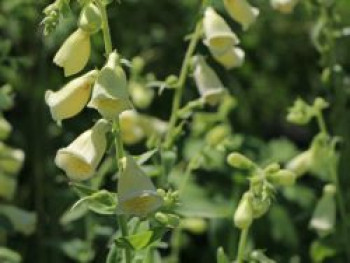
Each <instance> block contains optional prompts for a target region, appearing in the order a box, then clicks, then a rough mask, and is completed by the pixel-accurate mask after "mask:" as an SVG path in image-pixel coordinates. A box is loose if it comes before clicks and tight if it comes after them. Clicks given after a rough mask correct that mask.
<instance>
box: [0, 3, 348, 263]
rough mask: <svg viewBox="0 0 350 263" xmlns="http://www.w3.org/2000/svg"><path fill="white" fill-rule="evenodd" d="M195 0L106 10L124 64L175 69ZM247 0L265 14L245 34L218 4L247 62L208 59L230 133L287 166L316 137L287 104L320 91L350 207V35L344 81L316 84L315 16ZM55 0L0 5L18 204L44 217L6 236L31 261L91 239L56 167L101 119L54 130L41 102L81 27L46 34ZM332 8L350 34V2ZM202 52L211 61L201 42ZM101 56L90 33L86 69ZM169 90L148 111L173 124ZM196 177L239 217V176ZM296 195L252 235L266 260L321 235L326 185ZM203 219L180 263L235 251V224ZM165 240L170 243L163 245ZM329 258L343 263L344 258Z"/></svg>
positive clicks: (100, 252) (287, 256) (291, 253)
mask: <svg viewBox="0 0 350 263" xmlns="http://www.w3.org/2000/svg"><path fill="white" fill-rule="evenodd" d="M199 2H200V1H198V0H161V1H159V0H143V1H141V0H122V4H118V3H116V2H115V3H112V4H111V5H110V6H109V8H108V12H109V17H110V26H111V31H112V32H111V33H112V39H113V43H114V44H115V48H117V49H118V51H119V52H120V53H121V54H122V55H123V56H124V57H125V58H127V59H132V58H133V57H134V56H141V57H142V58H144V60H145V61H146V67H145V69H144V73H145V74H146V73H149V72H153V73H154V74H155V75H156V77H157V78H158V79H164V78H165V77H166V76H168V75H170V74H178V71H179V68H180V66H181V62H182V59H183V57H184V53H185V50H186V42H185V41H184V37H185V36H186V35H187V34H189V33H190V32H191V30H193V27H194V24H195V19H196V17H197V15H198V8H199ZM251 2H252V4H254V5H256V6H257V7H259V8H260V12H261V15H260V16H259V19H258V20H257V22H256V24H254V26H252V28H251V29H250V30H248V31H246V32H243V31H242V30H241V28H240V27H239V26H238V25H237V24H235V23H234V22H233V21H232V20H231V19H229V17H228V15H227V13H226V12H225V11H224V9H223V4H222V3H221V1H220V0H215V1H212V3H213V5H214V6H215V7H216V8H217V10H218V11H219V13H220V14H222V15H223V16H224V17H225V18H226V20H227V21H228V22H229V23H230V25H231V26H232V28H233V30H234V31H235V32H236V33H237V34H238V36H239V38H240V39H241V46H242V48H243V49H244V50H245V52H246V61H245V63H244V65H243V67H241V68H239V69H235V70H232V71H225V70H224V69H223V68H221V67H220V66H218V65H217V64H215V63H214V62H213V61H212V59H209V62H210V63H211V65H213V67H214V68H215V70H216V72H217V73H218V75H219V76H220V78H221V79H222V81H223V83H224V84H225V86H226V87H227V88H228V89H229V91H230V93H231V94H232V95H233V96H234V97H235V98H236V99H237V103H238V105H237V107H236V108H235V109H234V111H233V112H232V114H230V124H231V126H232V129H233V133H235V134H238V135H240V136H241V137H242V138H243V143H242V145H241V150H242V151H243V152H246V153H248V154H249V155H250V156H251V157H254V158H255V159H256V160H257V161H259V162H261V163H264V162H266V161H270V160H278V161H281V162H285V161H287V160H288V158H291V157H292V156H293V155H294V154H295V153H296V151H297V149H305V148H306V147H307V146H308V144H309V142H310V140H311V139H312V137H313V135H314V134H315V132H316V131H317V127H316V125H315V126H313V125H311V126H308V127H296V126H293V125H290V124H288V123H287V122H286V121H285V116H286V112H287V108H288V107H289V106H291V105H292V103H293V101H294V100H295V99H296V98H297V97H302V98H304V99H305V100H307V101H310V102H311V101H312V100H313V98H314V97H315V96H323V97H324V98H326V99H327V100H328V101H329V102H330V103H331V107H330V109H329V110H327V111H326V118H327V124H328V125H329V127H331V128H330V129H331V132H332V133H333V134H335V135H339V136H341V137H343V138H344V143H343V144H342V145H341V148H340V150H341V152H342V160H341V163H340V170H339V171H340V180H341V185H342V186H343V191H344V193H345V195H346V196H345V199H346V200H347V202H346V205H347V209H348V210H349V209H350V206H349V205H348V204H349V203H350V202H349V201H350V191H348V189H349V185H350V179H349V176H348V171H349V169H350V164H349V160H350V146H349V143H350V110H349V108H350V103H349V92H350V53H349V50H350V37H348V36H346V34H345V36H343V37H340V38H338V39H337V46H336V50H335V54H336V56H337V59H338V63H339V64H341V65H342V67H343V72H344V77H343V78H342V82H341V83H339V85H337V86H336V87H327V86H324V85H323V84H322V82H321V80H320V75H321V70H322V64H321V61H320V55H319V54H318V52H317V51H316V50H315V47H314V46H313V45H312V41H311V37H310V35H311V32H312V29H313V27H314V25H315V23H316V20H317V15H318V14H317V13H315V12H313V10H312V9H310V8H308V5H307V4H306V3H303V4H300V5H298V6H297V7H296V9H295V12H294V13H293V14H291V15H282V14H280V13H278V12H276V11H274V10H272V8H271V7H270V4H269V1H251ZM302 2H308V1H306V0H305V1H302ZM49 3H50V1H46V0H42V1H37V0H0V37H1V38H0V62H1V63H0V85H2V84H6V83H8V84H10V85H11V86H12V87H13V88H14V90H15V92H16V97H15V107H14V108H13V109H12V110H10V111H8V112H6V114H5V116H6V118H7V119H8V120H9V121H10V122H11V123H12V125H13V127H14V131H13V134H12V136H11V138H10V139H9V143H10V144H11V145H13V146H15V147H17V148H21V149H23V150H24V152H25V154H26V160H25V165H24V167H23V169H22V171H21V173H20V175H19V177H18V178H19V179H18V180H19V181H18V183H19V186H18V190H17V194H16V197H15V200H14V203H15V204H16V205H17V206H18V207H21V208H24V209H26V210H30V211H35V212H36V214H37V216H38V224H37V229H36V232H35V233H34V234H33V235H30V236H23V235H20V234H16V233H10V235H9V237H8V243H7V246H8V247H10V248H12V249H14V250H16V251H19V252H20V253H21V254H22V256H23V258H24V262H50V263H51V262H52V263H56V262H74V261H73V259H72V256H69V253H68V255H67V252H66V253H65V252H64V250H63V249H61V248H62V244H64V242H66V241H69V240H71V239H72V238H74V237H84V228H83V226H82V224H81V223H79V221H77V222H74V223H72V224H68V225H62V224H61V223H60V222H59V219H60V217H61V216H62V214H63V213H64V211H65V210H66V209H68V208H69V207H70V205H71V204H72V203H73V202H74V201H75V200H76V199H77V197H76V195H75V194H74V193H73V192H72V191H71V190H70V189H69V187H68V184H67V179H66V177H65V175H63V174H62V173H61V172H60V171H59V170H58V169H57V168H56V167H55V166H54V163H53V160H54V156H55V153H56V150H57V149H58V148H59V147H62V146H63V145H66V144H67V143H69V142H70V141H71V140H72V139H73V138H75V137H76V135H78V134H79V133H80V132H82V131H84V130H85V129H87V128H88V127H90V126H91V118H94V119H96V118H97V115H96V113H95V112H93V111H92V110H89V109H86V110H85V111H84V112H83V113H82V114H81V116H80V117H79V118H73V119H70V120H67V121H65V123H64V125H63V127H58V126H57V125H56V124H55V123H54V122H53V121H52V119H51V117H50V114H49V109H48V107H47V106H46V105H45V103H44V93H45V91H46V90H47V89H53V90H57V89H58V87H60V86H62V85H63V84H64V83H65V82H66V80H65V79H64V77H63V74H62V72H61V70H60V69H59V68H57V67H56V66H55V65H54V64H53V63H52V58H53V56H54V54H55V52H56V50H57V49H58V48H59V46H60V45H61V43H62V42H63V41H64V39H65V38H66V37H67V36H68V35H69V34H70V33H71V32H72V31H73V30H74V28H75V25H76V20H77V12H76V10H75V9H74V5H73V8H72V13H71V15H70V17H69V18H68V19H65V20H62V21H61V24H60V25H59V27H58V29H57V31H56V32H55V33H53V34H51V35H49V36H48V37H46V38H44V37H43V34H42V26H41V25H40V21H41V20H42V18H43V15H42V9H43V8H44V7H45V6H46V5H48V4H49ZM337 9H338V12H339V14H340V18H341V19H340V21H339V25H340V26H339V28H345V29H344V30H346V26H348V28H347V30H348V31H349V30H350V1H348V0H337ZM348 35H349V33H348ZM198 51H199V52H201V53H202V54H204V55H207V56H208V54H209V53H208V51H207V50H206V48H205V46H204V45H202V44H201V45H200V46H199V48H198ZM103 52H104V51H103V43H102V38H101V35H100V34H97V35H95V36H94V37H93V53H92V58H91V60H90V62H89V66H88V67H89V68H93V67H94V65H99V66H101V65H102V64H103V63H104V58H103V56H102V54H103ZM346 73H349V74H348V76H346ZM172 94H173V93H172V91H165V92H164V93H163V94H162V95H161V96H159V97H157V98H156V99H155V100H154V101H153V103H152V105H151V106H150V108H149V109H147V110H144V112H147V113H148V114H151V115H153V116H157V117H159V118H161V119H163V120H166V119H167V118H168V117H169V114H170V110H171V109H170V103H171V99H172ZM197 96H198V94H197V91H196V89H195V86H194V83H193V81H192V80H191V79H189V81H188V82H187V84H186V88H185V97H184V100H185V101H189V100H191V99H193V98H196V97H197ZM188 130H190V129H188ZM188 132H189V131H188ZM195 140H198V138H197V139H194V138H191V137H188V139H186V140H182V141H181V145H189V144H190V143H194V141H195ZM183 148H186V147H183ZM142 150H143V148H142V146H136V147H133V148H132V149H131V151H132V152H135V153H140V152H141V151H142ZM184 151H185V150H184ZM185 156H186V154H185ZM214 159H216V160H217V159H219V157H217V156H215V157H214ZM220 160H221V161H222V162H219V166H220V165H221V164H223V158H221V159H220ZM194 181H195V184H196V185H197V186H198V187H199V188H200V191H203V195H205V196H206V197H208V198H211V199H213V200H214V199H215V200H225V202H228V203H229V202H230V200H236V201H232V204H231V206H232V211H234V210H233V209H234V207H235V203H234V202H237V200H238V198H239V196H240V194H241V193H242V191H243V190H244V189H246V187H247V184H246V182H244V180H242V179H241V177H240V175H236V174H235V173H233V172H232V170H231V169H229V168H227V167H226V166H223V167H221V168H217V167H215V165H214V167H209V168H208V169H203V170H199V171H197V172H196V175H195V178H194ZM104 187H105V188H107V189H110V190H113V189H114V182H113V181H112V180H109V181H108V182H106V184H105V186H104ZM293 191H294V192H293ZM293 191H291V192H290V193H289V194H288V193H287V194H286V193H284V194H279V195H277V203H278V204H277V205H274V207H273V209H272V211H270V213H269V215H266V216H264V217H263V218H262V219H259V220H258V221H257V222H256V224H255V225H254V227H253V229H252V236H253V237H254V241H255V243H254V246H255V247H257V248H264V249H267V251H268V252H267V254H268V255H270V256H271V257H272V258H274V259H276V260H277V262H311V261H312V260H311V258H310V245H311V243H312V241H313V240H314V239H315V238H316V235H315V234H314V233H313V232H311V231H310V230H309V229H308V220H309V218H310V216H311V214H312V210H313V207H314V205H315V202H316V199H317V197H318V196H320V193H321V191H322V183H321V182H320V180H318V179H317V178H314V177H306V178H303V179H302V180H301V182H300V183H299V184H298V188H296V189H293ZM194 205H195V203H194ZM97 220H100V222H101V225H107V226H109V227H115V225H114V223H113V222H111V220H109V219H108V218H107V219H105V218H98V216H97ZM349 220H350V219H349ZM207 222H208V229H207V231H206V232H204V233H202V234H199V235H196V234H191V233H184V234H183V239H182V241H183V242H182V250H181V259H182V262H214V260H215V253H216V248H217V247H218V246H224V248H225V250H226V251H228V253H229V254H230V255H231V256H233V255H234V253H235V252H236V251H235V247H236V244H237V239H238V234H239V232H238V230H237V229H234V227H233V224H232V220H231V218H221V219H210V220H207ZM107 230H108V229H107ZM107 230H106V231H107ZM101 231H103V229H101ZM107 233H110V232H108V231H107ZM169 238H170V237H169V236H166V240H168V239H169ZM107 241H108V236H104V235H102V234H101V235H100V236H98V237H97V238H96V239H95V241H94V247H95V252H96V256H95V260H94V262H103V260H104V258H105V257H106V253H107V248H106V244H107ZM339 242H341V241H339V239H338V238H337V233H335V234H334V235H333V237H332V238H329V240H326V244H328V245H329V246H331V247H337V244H338V243H339ZM348 249H350V244H349V247H348ZM77 253H78V252H77ZM162 253H163V254H164V255H166V254H167V253H169V251H168V250H167V249H164V251H162ZM73 257H74V256H73ZM293 260H294V261H293ZM298 260H299V261H298ZM329 262H346V261H344V258H343V255H342V253H341V252H340V253H339V254H338V256H336V257H335V258H332V259H329Z"/></svg>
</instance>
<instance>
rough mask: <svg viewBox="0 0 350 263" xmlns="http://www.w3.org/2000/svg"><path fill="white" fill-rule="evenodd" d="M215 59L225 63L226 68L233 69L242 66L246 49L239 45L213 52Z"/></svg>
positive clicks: (222, 63)
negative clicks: (223, 50) (221, 51)
mask: <svg viewBox="0 0 350 263" xmlns="http://www.w3.org/2000/svg"><path fill="white" fill-rule="evenodd" d="M211 54H212V55H213V57H214V59H215V60H216V61H217V62H218V63H220V64H221V65H223V66H224V67H225V68H226V69H232V68H237V67H240V66H242V64H243V62H244V57H245V54H244V51H243V50H242V49H240V48H238V47H232V48H230V49H228V50H227V51H225V52H224V53H215V52H211Z"/></svg>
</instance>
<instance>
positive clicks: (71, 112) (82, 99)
mask: <svg viewBox="0 0 350 263" xmlns="http://www.w3.org/2000/svg"><path fill="white" fill-rule="evenodd" d="M97 75H98V71H97V70H91V71H89V72H88V73H86V74H85V75H83V76H81V77H78V78H76V79H73V80H72V81H70V82H68V84H66V85H65V86H64V87H63V88H62V89H60V90H59V91H56V92H54V91H51V90H48V91H46V93H45V101H46V104H47V105H48V106H49V107H50V111H51V116H52V118H53V119H54V120H55V121H57V122H61V121H62V120H64V119H68V118H71V117H73V116H75V115H77V114H78V113H79V112H81V111H82V110H83V108H84V107H85V105H86V104H87V103H88V101H89V99H90V95H91V90H92V85H93V83H94V82H95V80H96V78H97Z"/></svg>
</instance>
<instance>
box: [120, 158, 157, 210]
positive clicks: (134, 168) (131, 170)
mask: <svg viewBox="0 0 350 263" xmlns="http://www.w3.org/2000/svg"><path fill="white" fill-rule="evenodd" d="M122 163H123V170H122V172H121V174H120V177H119V181H118V202H119V203H118V208H117V212H118V213H120V214H127V215H134V216H140V217H144V216H147V215H148V214H150V213H152V212H154V211H156V210H157V209H158V208H160V207H161V206H162V204H163V198H162V197H161V196H159V194H158V193H157V190H156V188H155V186H154V185H153V183H152V181H151V179H150V178H149V177H148V176H147V175H146V174H145V173H144V172H143V171H142V170H141V167H139V166H138V164H137V163H136V162H135V160H134V159H133V158H132V157H131V156H127V157H124V159H123V160H122Z"/></svg>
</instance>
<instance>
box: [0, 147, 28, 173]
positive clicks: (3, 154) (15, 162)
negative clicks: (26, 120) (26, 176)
mask: <svg viewBox="0 0 350 263" xmlns="http://www.w3.org/2000/svg"><path fill="white" fill-rule="evenodd" d="M23 161H24V153H23V151H22V150H19V149H13V148H10V147H8V146H6V145H5V144H3V143H2V142H1V143H0V171H2V172H4V173H6V174H7V175H16V174H18V172H19V171H20V170H21V168H22V165H23Z"/></svg>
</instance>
